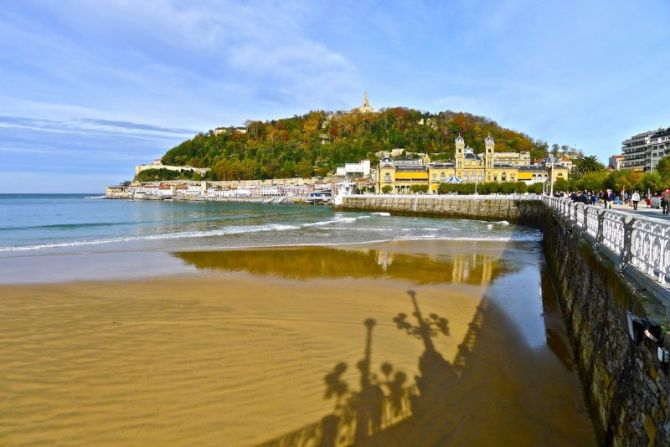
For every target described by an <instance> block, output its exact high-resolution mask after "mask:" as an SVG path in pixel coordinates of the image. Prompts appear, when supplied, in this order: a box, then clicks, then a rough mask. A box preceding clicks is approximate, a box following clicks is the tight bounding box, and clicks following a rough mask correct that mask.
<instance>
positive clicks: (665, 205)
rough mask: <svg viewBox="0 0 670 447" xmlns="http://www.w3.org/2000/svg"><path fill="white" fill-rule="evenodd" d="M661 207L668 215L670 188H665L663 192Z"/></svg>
mask: <svg viewBox="0 0 670 447" xmlns="http://www.w3.org/2000/svg"><path fill="white" fill-rule="evenodd" d="M661 208H663V214H664V215H667V214H668V211H670V188H665V190H664V191H663V192H662V193H661Z"/></svg>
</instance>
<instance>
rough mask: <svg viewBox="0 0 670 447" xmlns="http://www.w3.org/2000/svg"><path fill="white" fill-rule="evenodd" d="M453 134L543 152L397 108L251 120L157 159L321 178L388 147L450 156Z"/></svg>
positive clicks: (478, 121) (474, 123)
mask: <svg viewBox="0 0 670 447" xmlns="http://www.w3.org/2000/svg"><path fill="white" fill-rule="evenodd" d="M459 133H460V134H461V135H462V136H463V138H465V141H466V143H467V144H468V145H470V146H471V147H472V148H473V149H474V150H475V152H482V151H483V150H484V138H486V136H487V135H489V134H490V135H491V136H493V138H495V141H496V151H499V152H508V151H509V152H520V151H529V152H531V157H532V158H539V157H542V156H545V155H546V154H547V151H548V147H547V143H546V142H543V141H538V140H533V139H532V138H530V137H529V136H528V135H525V134H523V133H520V132H516V131H514V130H510V129H506V128H503V127H501V126H499V125H498V124H497V123H496V122H495V121H492V120H490V119H488V118H484V117H481V116H475V115H471V114H469V113H460V112H450V111H445V112H440V113H437V114H432V113H427V112H421V111H419V110H412V109H407V108H402V107H395V108H388V109H383V110H381V111H379V112H375V113H361V112H358V111H352V112H337V113H327V112H322V111H317V112H310V113H308V114H306V115H303V116H294V117H292V118H285V119H279V120H272V121H265V122H261V121H249V122H247V123H246V126H245V127H244V128H242V129H235V128H233V127H230V128H225V129H218V130H217V131H216V132H211V131H210V132H209V133H208V134H198V135H196V136H195V137H193V138H192V139H190V140H186V141H184V142H183V143H181V144H179V145H178V146H176V147H174V148H172V149H170V150H169V151H167V153H166V154H165V155H164V156H163V158H162V162H163V163H164V164H167V165H180V166H181V165H189V166H194V167H209V168H212V170H211V172H210V173H209V174H207V177H206V178H207V179H211V180H240V179H263V178H285V177H311V176H313V175H317V176H323V175H327V174H328V173H329V172H332V171H333V170H334V169H335V167H336V166H337V165H338V164H343V163H345V162H355V161H358V160H361V159H366V158H367V159H370V160H372V161H373V164H374V162H375V161H376V157H375V155H374V154H375V153H376V152H379V151H382V150H391V149H393V148H405V149H406V150H407V151H408V152H425V153H427V154H429V155H430V156H431V158H433V159H436V160H446V159H451V158H453V154H454V140H455V138H456V136H457V135H458V134H459ZM145 172H147V174H146V175H152V173H151V172H148V171H145ZM198 177H199V176H198Z"/></svg>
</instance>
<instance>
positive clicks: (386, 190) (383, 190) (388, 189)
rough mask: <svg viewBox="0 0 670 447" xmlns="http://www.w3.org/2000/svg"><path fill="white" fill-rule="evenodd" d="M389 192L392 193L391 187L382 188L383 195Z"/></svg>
mask: <svg viewBox="0 0 670 447" xmlns="http://www.w3.org/2000/svg"><path fill="white" fill-rule="evenodd" d="M391 191H393V187H392V186H391V185H384V186H382V192H383V193H384V194H389V193H390V192H391Z"/></svg>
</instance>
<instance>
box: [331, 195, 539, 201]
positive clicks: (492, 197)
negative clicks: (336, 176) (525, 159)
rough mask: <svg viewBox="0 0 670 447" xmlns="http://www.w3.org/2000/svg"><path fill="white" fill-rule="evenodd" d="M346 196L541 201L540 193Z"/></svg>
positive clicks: (361, 196) (353, 196)
mask: <svg viewBox="0 0 670 447" xmlns="http://www.w3.org/2000/svg"><path fill="white" fill-rule="evenodd" d="M344 197H347V198H349V197H352V198H358V197H360V198H365V199H370V198H377V199H378V198H381V197H390V198H394V199H395V198H398V199H417V198H419V199H427V200H463V199H468V200H471V199H475V200H510V199H512V200H535V201H541V200H542V196H541V195H539V194H349V195H345V196H344Z"/></svg>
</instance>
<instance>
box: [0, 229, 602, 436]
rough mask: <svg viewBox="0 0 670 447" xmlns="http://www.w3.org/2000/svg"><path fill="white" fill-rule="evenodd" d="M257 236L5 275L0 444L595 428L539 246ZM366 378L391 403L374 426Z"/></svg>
mask: <svg viewBox="0 0 670 447" xmlns="http://www.w3.org/2000/svg"><path fill="white" fill-rule="evenodd" d="M252 252H253V251H244V252H227V253H224V252H220V253H206V252H205V253H176V254H174V257H175V258H176V259H180V260H181V261H182V262H184V263H185V265H190V266H196V267H197V268H198V269H200V270H198V271H199V272H200V273H199V274H198V275H195V276H193V275H192V276H190V277H179V278H154V279H148V280H133V281H124V282H121V281H101V282H74V283H65V284H49V285H44V284H35V285H15V286H2V287H0V321H2V322H3V324H2V326H1V327H0V364H2V365H3V368H0V395H2V396H3V397H2V399H0V415H2V417H0V445H81V446H83V445H133V446H134V445H137V446H141V445H230V446H237V445H258V444H262V443H270V444H271V445H337V443H336V442H334V441H336V440H337V439H340V441H342V440H346V439H358V443H360V444H369V445H405V446H410V445H430V444H432V445H528V446H534V445H594V444H595V438H594V434H593V430H592V427H591V423H590V420H589V418H588V415H587V414H586V411H585V408H584V403H583V399H582V392H581V389H580V386H579V382H578V378H577V375H576V373H575V371H574V370H573V369H572V366H571V365H572V363H571V359H570V357H569V349H568V348H567V345H566V344H565V341H564V338H563V335H562V330H563V329H562V326H561V324H560V318H559V317H558V314H557V312H558V309H557V307H556V305H555V301H553V297H552V296H551V293H550V291H547V281H546V278H545V280H544V281H542V277H541V271H540V266H539V265H538V259H541V256H540V255H539V254H538V253H537V252H532V250H531V252H529V251H528V248H527V247H510V245H506V244H487V245H480V246H477V247H473V246H472V244H469V245H464V244H460V245H454V244H451V245H450V244H447V243H441V244H437V243H435V242H431V243H430V244H428V243H425V244H424V243H421V242H416V243H402V244H401V243H395V244H385V245H384V246H381V247H373V248H372V249H362V248H356V249H354V250H335V249H315V248H309V249H293V252H292V253H290V252H289V253H288V254H287V251H283V250H259V251H256V252H254V253H252ZM221 253H223V254H221ZM342 257H343V258H342ZM291 259H293V260H294V261H295V262H293V263H291ZM343 263H344V264H346V265H348V266H349V267H347V268H342V269H341V270H339V271H337V270H334V269H333V265H342V264H343ZM408 272H409V273H410V274H408ZM542 287H544V290H545V293H544V294H541V293H540V291H541V288H542ZM408 290H414V291H416V293H415V295H414V300H415V301H413V299H412V296H411V295H409V294H408V293H407V291H408ZM541 295H542V296H541ZM543 300H544V302H543ZM415 305H416V306H418V309H419V312H420V315H419V316H418V317H417V314H416V313H415V312H416V308H415ZM403 315H404V316H403ZM370 319H372V320H374V324H368V325H367V326H366V325H364V321H366V320H367V321H368V322H370ZM427 327H429V328H430V330H425V329H426V328H427ZM547 340H549V342H548V341H547ZM366 347H367V350H366ZM342 364H344V365H345V366H344V367H343V366H342ZM338 365H339V366H338ZM398 372H402V374H397V373H398ZM403 377H404V378H405V379H404V380H402V378H403ZM326 379H327V380H326ZM417 384H418V386H417ZM374 390H378V391H381V392H382V393H383V395H382V396H381V397H380V399H381V400H383V401H384V402H385V405H386V404H389V402H390V403H391V404H393V403H394V402H395V406H394V405H391V406H388V405H386V407H384V408H385V409H384V410H383V411H384V412H387V411H391V410H388V409H389V408H391V409H395V410H393V411H392V412H391V413H392V414H391V413H388V414H386V413H384V416H383V418H382V419H383V423H382V425H381V426H379V425H376V424H375V422H374V420H375V417H376V416H375V414H374V411H373V410H371V409H372V408H373V407H374V408H379V405H378V403H379V402H380V400H379V399H378V400H377V401H374V399H372V400H371V398H370V396H372V395H374V393H373V391H374ZM394 390H396V391H398V390H400V391H398V394H396V396H400V397H398V399H397V400H395V401H393V399H392V398H393V396H394ZM328 392H330V397H328ZM409 395H412V396H413V397H411V398H410V397H407V396H409ZM338 396H339V398H338ZM405 397H407V398H406V399H405ZM336 403H339V405H336ZM366 405H367V407H366ZM387 407H388V408H387ZM396 410H397V411H396ZM352 412H353V413H352ZM351 414H353V416H351ZM328 415H335V416H336V418H339V420H340V422H341V424H340V425H341V427H340V429H338V430H340V432H339V433H338V434H337V436H332V434H328V433H327V430H326V424H325V423H324V421H326V420H327V419H324V417H326V416H328ZM348 417H350V418H352V420H357V421H358V425H359V426H362V424H361V422H360V421H367V422H366V423H368V422H369V423H370V428H369V430H367V432H368V433H367V436H365V437H361V431H360V429H359V430H358V431H357V430H356V428H355V427H354V428H353V429H351V430H353V431H351V430H350V432H349V434H348V435H347V434H346V433H347V432H346V430H347V427H345V426H346V425H347V424H345V422H346V421H347V418H348ZM379 417H382V416H379ZM331 422H332V419H331ZM353 425H355V424H352V423H351V420H349V422H348V426H349V428H351V426H353ZM329 436H331V437H332V439H331V441H333V442H331V443H329V442H330V441H328V439H326V438H327V437H329ZM347 436H348V437H347ZM336 438H337V439H336ZM310 442H311V444H310Z"/></svg>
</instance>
